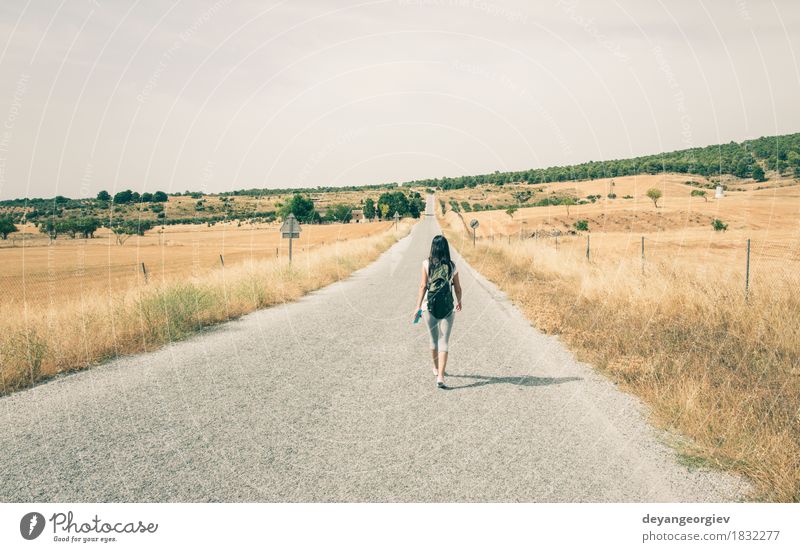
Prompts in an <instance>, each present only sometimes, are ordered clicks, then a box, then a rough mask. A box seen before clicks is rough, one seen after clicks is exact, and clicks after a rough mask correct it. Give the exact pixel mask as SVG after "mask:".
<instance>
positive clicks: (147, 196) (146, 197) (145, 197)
mask: <svg viewBox="0 0 800 552" xmlns="http://www.w3.org/2000/svg"><path fill="white" fill-rule="evenodd" d="M140 199H141V202H142V203H150V202H151V201H153V194H151V193H150V192H145V193H143V194H142V197H141V198H140Z"/></svg>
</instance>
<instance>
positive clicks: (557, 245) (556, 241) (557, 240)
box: [556, 234, 558, 249]
mask: <svg viewBox="0 0 800 552" xmlns="http://www.w3.org/2000/svg"><path fill="white" fill-rule="evenodd" d="M556 249H558V234H556Z"/></svg>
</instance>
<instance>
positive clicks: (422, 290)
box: [414, 266, 428, 317]
mask: <svg viewBox="0 0 800 552" xmlns="http://www.w3.org/2000/svg"><path fill="white" fill-rule="evenodd" d="M421 270H422V276H421V278H420V281H419V293H418V294H417V306H416V308H415V309H414V317H416V316H417V313H418V312H419V310H420V309H421V308H422V298H423V297H425V289H426V288H427V287H428V271H427V270H425V267H424V266H423V267H422V269H421Z"/></svg>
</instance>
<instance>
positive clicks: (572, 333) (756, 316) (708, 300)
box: [444, 219, 800, 502]
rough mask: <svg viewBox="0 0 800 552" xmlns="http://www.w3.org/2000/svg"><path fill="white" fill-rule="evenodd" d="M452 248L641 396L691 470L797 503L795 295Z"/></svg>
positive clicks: (554, 258) (691, 276) (680, 273)
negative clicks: (738, 478)
mask: <svg viewBox="0 0 800 552" xmlns="http://www.w3.org/2000/svg"><path fill="white" fill-rule="evenodd" d="M448 222H449V223H450V224H449V225H448V224H447V223H445V224H444V225H445V226H449V228H450V230H448V231H446V232H447V233H448V234H449V236H450V237H451V239H452V240H453V243H454V245H455V246H456V247H457V248H458V249H459V252H460V253H461V254H462V255H464V257H465V258H466V259H467V260H468V261H469V262H470V263H471V264H472V265H473V266H474V267H475V268H476V269H477V270H479V271H480V272H482V273H483V274H484V275H485V276H486V277H487V278H489V279H490V280H492V281H493V282H495V283H496V284H497V285H498V286H499V287H501V288H502V289H503V290H505V291H506V292H507V293H508V295H509V297H510V298H511V299H512V300H513V301H514V302H515V303H516V304H517V305H518V306H519V307H520V308H521V309H522V310H523V312H525V314H526V316H528V317H529V319H530V320H531V321H532V322H534V324H535V325H536V326H537V327H538V328H539V329H541V330H543V331H546V332H548V333H556V334H560V336H561V338H562V339H563V340H564V342H565V343H566V344H568V345H569V346H570V347H571V348H572V349H573V350H575V351H576V353H577V354H578V356H579V357H580V358H581V359H582V360H585V361H587V362H590V363H592V364H593V365H594V366H595V367H596V368H597V369H599V370H600V371H602V372H603V373H605V374H607V375H608V376H609V377H610V378H611V379H612V380H614V381H616V382H618V383H619V384H621V385H622V386H623V387H624V388H625V389H626V390H629V391H631V392H633V393H634V394H636V395H637V396H639V397H641V398H642V399H643V400H644V401H645V402H646V403H647V404H648V405H650V407H651V409H652V413H653V416H654V420H655V422H656V423H657V424H658V425H659V426H660V427H662V428H664V429H666V430H668V431H669V432H670V433H672V434H676V435H681V436H684V437H685V438H681V439H680V440H679V441H677V442H676V447H677V448H678V450H679V452H680V453H681V456H682V458H684V459H686V461H687V463H689V464H691V465H701V464H702V465H708V466H713V467H716V468H720V469H725V470H732V471H735V472H738V473H741V474H744V475H746V476H748V477H749V478H751V479H752V480H753V481H754V482H755V484H756V488H757V491H756V494H755V495H754V496H753V497H752V498H753V499H754V500H764V501H783V502H789V501H795V502H796V501H800V296H798V295H797V293H796V290H795V289H792V287H791V286H789V285H788V284H787V285H779V284H777V283H776V279H775V278H771V277H769V275H766V276H767V278H766V279H765V280H759V279H758V278H756V279H755V281H753V282H752V285H751V293H750V295H749V298H748V299H747V300H746V299H745V297H744V293H743V289H742V288H743V286H742V285H741V283H742V275H741V274H739V273H738V272H736V271H735V270H730V271H729V272H725V271H724V270H720V271H717V272H715V274H714V276H713V278H708V277H706V278H705V279H704V278H702V277H701V275H700V273H698V272H697V270H696V267H692V266H690V265H685V266H684V265H681V264H670V265H649V266H647V267H646V270H645V272H644V274H643V273H642V269H641V265H640V264H639V262H638V261H630V262H626V261H624V260H622V261H620V260H618V259H614V260H609V261H603V260H599V261H593V262H592V263H589V262H587V261H586V259H585V258H584V257H581V256H580V255H571V254H569V253H568V252H566V251H564V250H559V251H557V250H555V249H554V248H553V247H552V246H550V245H547V244H544V243H542V242H538V243H537V242H535V241H533V240H523V241H513V242H512V243H511V244H508V243H507V241H506V240H497V241H496V242H492V241H488V240H486V241H482V242H479V243H478V245H477V246H476V247H475V248H473V247H472V242H471V239H469V240H468V239H467V238H466V235H465V234H464V232H463V230H462V229H461V227H460V224H459V223H458V221H457V220H455V219H452V220H450V221H448Z"/></svg>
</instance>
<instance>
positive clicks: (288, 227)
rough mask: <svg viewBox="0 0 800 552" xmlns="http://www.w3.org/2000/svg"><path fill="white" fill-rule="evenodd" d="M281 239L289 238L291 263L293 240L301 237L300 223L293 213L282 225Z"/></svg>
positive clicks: (290, 258) (290, 260) (290, 259)
mask: <svg viewBox="0 0 800 552" xmlns="http://www.w3.org/2000/svg"><path fill="white" fill-rule="evenodd" d="M281 237H283V238H289V262H290V263H291V262H292V239H293V238H299V237H300V223H299V222H297V219H296V218H295V216H294V215H293V214H292V213H289V215H288V216H287V217H286V219H284V221H283V224H281Z"/></svg>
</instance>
